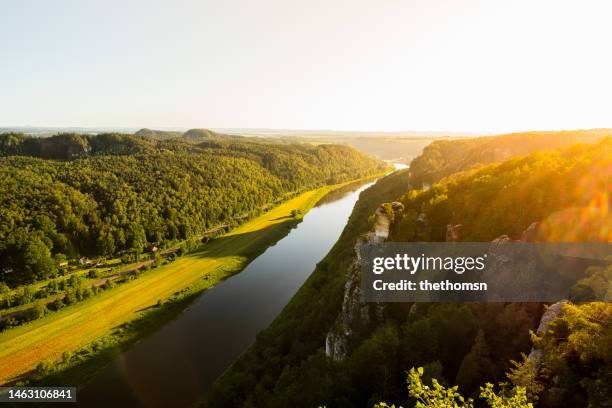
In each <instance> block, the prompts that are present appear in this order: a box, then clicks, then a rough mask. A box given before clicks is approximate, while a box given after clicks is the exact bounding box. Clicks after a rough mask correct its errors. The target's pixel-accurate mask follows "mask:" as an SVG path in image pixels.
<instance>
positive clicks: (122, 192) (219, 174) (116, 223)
mask: <svg viewBox="0 0 612 408" xmlns="http://www.w3.org/2000/svg"><path fill="white" fill-rule="evenodd" d="M219 137H220V139H219V141H218V142H215V144H214V145H211V144H206V143H205V144H204V145H196V144H193V143H188V142H184V141H180V140H167V141H157V140H153V139H145V138H142V137H136V136H131V135H122V134H102V135H98V136H89V135H71V134H64V135H58V136H53V137H50V138H46V139H44V138H30V137H26V136H23V135H17V134H2V135H0V153H1V154H2V156H4V157H0V186H1V187H0V281H3V280H4V281H7V282H9V283H11V284H15V283H20V282H26V281H31V280H33V279H38V278H45V277H48V276H51V275H54V274H55V273H56V271H57V263H56V259H59V258H56V256H57V255H58V254H63V255H65V256H68V257H72V258H74V257H77V256H79V255H86V256H111V255H115V254H121V253H131V254H133V255H134V256H135V257H138V254H140V253H141V252H142V251H143V250H144V248H145V247H146V246H147V244H148V243H149V242H154V243H156V244H157V245H158V246H161V247H164V245H166V243H170V242H178V241H180V240H193V239H197V238H198V237H199V236H201V235H202V234H204V233H205V232H206V231H207V230H209V229H212V228H215V227H222V228H230V227H232V226H234V225H236V224H238V223H240V222H241V220H243V219H245V218H248V217H249V216H251V215H253V214H256V213H258V212H259V211H261V209H262V208H263V207H265V206H269V205H273V204H274V203H276V202H278V201H281V200H283V199H286V198H288V197H291V196H292V195H294V194H296V193H297V192H300V191H304V190H307V189H311V188H315V187H319V186H322V185H325V184H329V183H335V182H343V181H347V180H350V179H354V178H359V177H363V176H366V175H370V174H373V173H376V172H380V171H382V170H383V169H384V165H383V164H382V163H380V162H378V161H376V160H373V159H370V158H367V157H366V156H364V155H362V154H361V153H358V152H357V151H355V150H353V149H351V148H348V147H345V146H332V145H321V146H316V147H315V146H311V145H301V144H286V143H271V142H262V141H259V140H256V141H251V140H250V139H248V138H234V137H227V140H226V139H224V138H222V137H221V136H219ZM28 156H34V157H28ZM49 159H58V160H49Z"/></svg>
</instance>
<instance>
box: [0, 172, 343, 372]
mask: <svg viewBox="0 0 612 408" xmlns="http://www.w3.org/2000/svg"><path fill="white" fill-rule="evenodd" d="M345 184H346V183H345ZM337 187H340V185H336V186H327V187H322V188H319V189H316V190H312V191H309V192H306V193H303V194H301V195H299V196H298V197H296V198H293V199H291V200H289V201H287V202H285V203H283V204H281V205H279V206H278V207H275V208H274V209H272V210H270V211H269V212H267V213H265V214H263V215H261V216H259V217H257V218H255V219H253V220H251V221H249V222H248V223H246V224H244V225H242V226H240V227H238V228H236V229H234V230H232V231H231V232H229V233H228V234H226V235H224V236H222V237H220V238H218V239H216V240H213V241H211V242H210V243H208V244H206V245H203V246H202V247H201V248H200V250H198V251H196V252H194V253H191V254H189V255H186V256H183V257H180V258H178V259H177V260H176V261H174V262H172V263H170V264H167V265H164V266H160V267H159V268H156V269H153V270H151V271H148V272H145V273H144V274H142V275H141V276H140V277H139V278H138V279H136V280H133V281H131V282H128V283H124V284H122V285H120V286H118V287H116V288H114V289H112V290H108V291H104V292H102V293H101V294H99V295H97V296H95V297H93V298H91V299H89V300H87V301H84V302H81V303H77V304H75V305H73V306H70V307H67V308H65V309H62V310H61V311H59V312H56V313H51V314H50V315H48V316H46V317H43V318H41V319H38V320H35V321H33V322H31V323H28V324H25V325H24V326H20V327H17V328H14V329H10V330H8V331H6V332H4V333H0V384H4V383H7V382H10V381H14V380H15V379H17V378H19V377H20V376H21V375H23V374H24V373H27V372H29V371H31V370H33V369H34V368H35V367H36V366H37V364H38V363H39V362H41V361H55V360H58V359H59V358H60V356H61V355H62V353H64V352H66V351H69V352H71V351H75V350H77V349H79V348H81V347H83V346H86V345H87V344H90V343H91V342H92V341H94V340H95V339H97V338H99V337H101V336H104V335H105V334H107V333H108V332H109V331H111V329H113V328H115V327H117V326H119V325H121V324H123V323H125V322H127V321H130V320H133V319H135V318H137V317H138V316H139V315H141V313H142V311H143V310H144V309H147V308H149V307H151V306H154V305H156V304H157V302H158V300H160V299H162V300H163V299H167V298H169V297H171V296H172V295H173V294H175V293H176V292H179V291H181V290H183V289H185V288H189V287H191V288H197V290H203V289H205V288H207V287H211V286H213V285H214V284H216V283H218V282H219V281H220V280H221V279H223V278H225V277H227V276H229V275H231V274H233V273H236V272H238V271H240V270H241V269H243V268H244V267H245V266H246V264H247V263H248V262H249V261H251V260H252V259H253V258H254V257H256V256H257V255H258V254H259V253H261V252H262V251H263V250H265V248H267V247H268V246H269V245H271V244H273V243H275V242H276V241H278V240H279V239H281V238H282V237H283V236H284V235H285V234H286V233H287V232H288V231H289V229H290V228H291V226H292V225H294V221H293V218H292V217H291V216H290V212H291V210H293V209H300V210H302V213H306V212H307V211H308V210H309V209H310V208H312V207H313V206H314V205H315V204H316V203H317V201H319V199H320V198H321V197H323V196H324V195H325V194H326V193H327V192H329V191H330V190H333V189H335V188H337ZM205 277H206V278H205Z"/></svg>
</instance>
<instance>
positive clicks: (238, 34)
mask: <svg viewBox="0 0 612 408" xmlns="http://www.w3.org/2000/svg"><path fill="white" fill-rule="evenodd" d="M608 3H609V2H608ZM611 13H612V5H609V4H607V3H606V2H605V1H601V2H597V1H588V0H587V1H575V2H569V1H562V0H556V1H536V0H530V1H523V0H513V1H506V0H505V1H494V0H487V1H477V0H464V1H460V0H455V1H452V0H404V1H391V0H372V1H361V0H352V1H339V0H321V1H320V0H308V1H294V0H259V1H246V0H244V1H240V0H223V1H218V0H215V1H205V0H200V1H164V2H155V1H150V0H148V1H136V0H130V1H114V0H105V1H89V0H83V1H76V0H75V1H63V0H56V1H47V0H42V1H31V0H4V1H3V2H2V5H1V6H0V94H1V97H0V126H21V125H32V126H85V127H134V128H140V127H149V128H167V127H180V128H191V127H205V128H280V129H334V130H373V131H375V130H380V131H401V130H420V131H457V132H460V131H469V132H503V131H520V130H544V129H577V128H596V127H612V110H611V109H610V103H609V98H610V97H611V96H612V53H611V52H610V40H611V39H612V24H610V21H609V18H610V16H611V15H612V14H611Z"/></svg>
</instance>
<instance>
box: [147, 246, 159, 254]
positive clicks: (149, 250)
mask: <svg viewBox="0 0 612 408" xmlns="http://www.w3.org/2000/svg"><path fill="white" fill-rule="evenodd" d="M158 249H159V248H157V246H156V245H155V244H149V245H148V246H147V252H155V251H157V250H158Z"/></svg>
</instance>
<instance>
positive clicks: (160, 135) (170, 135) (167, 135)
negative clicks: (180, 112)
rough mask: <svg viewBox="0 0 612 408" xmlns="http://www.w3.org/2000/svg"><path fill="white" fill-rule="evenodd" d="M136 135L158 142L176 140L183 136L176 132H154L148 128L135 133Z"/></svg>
mask: <svg viewBox="0 0 612 408" xmlns="http://www.w3.org/2000/svg"><path fill="white" fill-rule="evenodd" d="M134 135H136V136H141V137H150V138H151V139H157V140H167V139H174V138H177V137H181V136H183V134H182V133H181V132H174V131H169V130H154V129H147V128H143V129H140V130H139V131H137V132H136V133H134Z"/></svg>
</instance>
